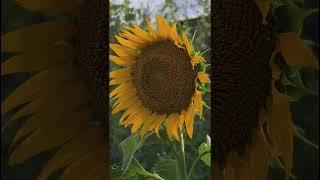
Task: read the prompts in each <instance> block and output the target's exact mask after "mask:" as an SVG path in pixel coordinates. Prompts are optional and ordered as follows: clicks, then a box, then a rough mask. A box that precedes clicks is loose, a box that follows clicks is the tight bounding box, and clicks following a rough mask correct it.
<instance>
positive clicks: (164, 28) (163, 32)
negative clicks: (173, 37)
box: [156, 16, 171, 38]
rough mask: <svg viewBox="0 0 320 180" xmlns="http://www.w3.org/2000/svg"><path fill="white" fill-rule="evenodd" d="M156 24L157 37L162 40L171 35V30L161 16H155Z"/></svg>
mask: <svg viewBox="0 0 320 180" xmlns="http://www.w3.org/2000/svg"><path fill="white" fill-rule="evenodd" d="M156 22H157V25H158V33H159V35H160V36H161V37H163V38H168V37H169V36H170V34H171V28H170V26H169V25H168V22H167V21H166V20H165V19H164V18H163V17H162V16H156Z"/></svg>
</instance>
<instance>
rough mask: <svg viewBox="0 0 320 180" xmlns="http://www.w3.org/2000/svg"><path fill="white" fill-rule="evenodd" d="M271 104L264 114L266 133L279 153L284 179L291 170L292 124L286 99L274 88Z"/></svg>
mask: <svg viewBox="0 0 320 180" xmlns="http://www.w3.org/2000/svg"><path fill="white" fill-rule="evenodd" d="M272 96H273V98H274V99H273V103H272V105H271V106H269V107H268V113H267V114H266V116H267V117H268V118H267V126H268V132H269V133H270V139H271V141H272V142H273V144H274V145H275V148H276V149H277V151H279V153H280V159H281V160H282V162H283V164H284V166H285V170H286V179H288V178H289V175H290V174H291V168H292V154H293V123H292V116H291V112H290V109H289V102H288V97H287V96H286V95H282V94H280V93H279V92H278V91H277V90H276V89H275V88H273V90H272Z"/></svg>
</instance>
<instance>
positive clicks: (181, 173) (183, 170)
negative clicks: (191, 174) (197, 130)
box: [177, 132, 188, 180]
mask: <svg viewBox="0 0 320 180" xmlns="http://www.w3.org/2000/svg"><path fill="white" fill-rule="evenodd" d="M177 164H178V178H179V180H188V176H187V166H186V160H185V153H184V139H183V133H182V132H181V140H180V142H179V143H178V148H177Z"/></svg>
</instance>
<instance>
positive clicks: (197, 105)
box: [193, 91, 203, 119]
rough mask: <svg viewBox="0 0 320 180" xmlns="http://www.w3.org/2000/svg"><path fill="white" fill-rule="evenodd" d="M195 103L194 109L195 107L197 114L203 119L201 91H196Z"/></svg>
mask: <svg viewBox="0 0 320 180" xmlns="http://www.w3.org/2000/svg"><path fill="white" fill-rule="evenodd" d="M193 103H194V107H195V110H196V112H197V113H198V114H199V116H200V117H202V111H203V106H202V96H201V94H200V92H199V91H196V92H195V93H194V96H193ZM200 119H201V118H200Z"/></svg>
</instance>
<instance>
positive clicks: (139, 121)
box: [131, 109, 151, 133]
mask: <svg viewBox="0 0 320 180" xmlns="http://www.w3.org/2000/svg"><path fill="white" fill-rule="evenodd" d="M150 115H151V112H150V111H149V110H148V109H145V111H143V112H142V113H141V114H140V115H139V116H138V118H136V119H135V120H134V121H133V125H132V128H131V133H135V132H137V131H138V130H139V128H140V127H141V125H142V124H143V122H144V121H145V119H147V118H149V116H150Z"/></svg>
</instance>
